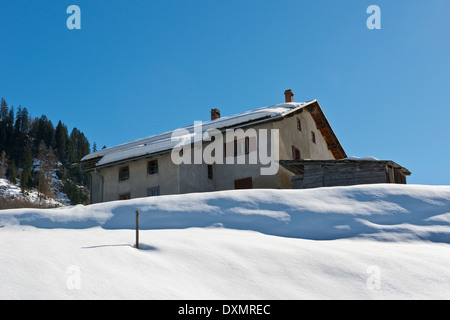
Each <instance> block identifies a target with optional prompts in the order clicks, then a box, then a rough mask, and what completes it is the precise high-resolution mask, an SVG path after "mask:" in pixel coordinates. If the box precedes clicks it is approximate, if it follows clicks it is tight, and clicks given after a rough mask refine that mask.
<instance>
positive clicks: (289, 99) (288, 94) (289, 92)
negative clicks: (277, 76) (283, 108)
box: [284, 89, 294, 102]
mask: <svg viewBox="0 0 450 320" xmlns="http://www.w3.org/2000/svg"><path fill="white" fill-rule="evenodd" d="M284 97H285V101H286V102H294V92H292V90H291V89H288V90H286V91H285V92H284Z"/></svg>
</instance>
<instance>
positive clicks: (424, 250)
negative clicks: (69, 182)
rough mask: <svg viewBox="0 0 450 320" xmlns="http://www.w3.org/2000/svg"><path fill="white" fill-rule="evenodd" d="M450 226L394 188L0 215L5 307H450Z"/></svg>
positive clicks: (435, 189)
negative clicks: (280, 302)
mask: <svg viewBox="0 0 450 320" xmlns="http://www.w3.org/2000/svg"><path fill="white" fill-rule="evenodd" d="M136 210H139V212H140V215H139V219H140V229H141V230H140V249H136V248H135V247H134V244H135V243H134V241H135V230H134V228H135V211H136ZM449 217H450V186H423V185H392V184H377V185H363V186H351V187H333V188H318V189H309V190H269V189H265V190H262V189H259V190H258V189H254V190H239V191H235V190H232V191H221V192H211V193H196V194H186V195H171V196H160V197H148V198H140V199H133V200H125V201H115V202H109V203H103V204H95V205H90V206H81V205H79V206H73V207H63V208H56V209H12V210H2V211H0V244H1V251H0V284H1V285H0V299H449V298H450V272H449V270H450V218H449Z"/></svg>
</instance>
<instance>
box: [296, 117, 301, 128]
mask: <svg viewBox="0 0 450 320" xmlns="http://www.w3.org/2000/svg"><path fill="white" fill-rule="evenodd" d="M297 130H298V131H302V123H301V121H300V119H299V118H297Z"/></svg>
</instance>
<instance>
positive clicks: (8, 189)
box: [0, 178, 70, 207]
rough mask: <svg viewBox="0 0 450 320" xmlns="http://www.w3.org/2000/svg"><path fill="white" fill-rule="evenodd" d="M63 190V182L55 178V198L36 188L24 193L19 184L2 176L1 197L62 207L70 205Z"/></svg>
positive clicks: (45, 205)
mask: <svg viewBox="0 0 450 320" xmlns="http://www.w3.org/2000/svg"><path fill="white" fill-rule="evenodd" d="M61 190H62V182H61V181H60V180H58V179H56V178H55V179H53V184H52V191H53V193H54V194H55V198H49V197H45V196H42V195H39V192H38V191H37V190H36V189H31V190H25V192H23V193H22V190H21V188H20V186H19V185H18V184H13V183H11V182H9V181H8V180H7V179H5V178H0V197H3V198H5V199H8V200H10V201H15V200H22V201H26V202H30V203H32V204H35V205H41V206H42V207H62V206H65V205H68V204H69V203H70V201H69V199H68V198H67V196H66V195H65V194H64V193H63V192H62V191H61Z"/></svg>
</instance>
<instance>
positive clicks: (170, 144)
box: [81, 100, 316, 166]
mask: <svg viewBox="0 0 450 320" xmlns="http://www.w3.org/2000/svg"><path fill="white" fill-rule="evenodd" d="M314 102H316V100H312V101H309V102H289V103H282V104H277V105H273V106H270V107H263V108H259V109H256V110H251V111H247V112H243V113H240V114H236V115H233V116H227V117H221V118H219V119H216V120H211V121H205V122H202V123H201V131H200V133H199V134H196V132H195V131H197V130H196V125H195V124H194V125H191V126H187V127H184V128H180V129H183V130H184V131H185V132H189V133H190V134H187V135H184V136H177V137H176V139H172V137H173V136H174V137H175V136H176V135H174V132H176V130H173V131H168V132H164V133H161V134H157V135H153V136H150V137H146V138H142V139H137V140H134V141H131V142H128V143H124V144H121V145H118V146H115V147H110V148H106V149H103V150H99V151H97V152H94V153H91V154H88V155H86V156H85V157H84V158H83V159H81V161H86V160H90V159H94V158H97V157H102V158H101V159H100V160H99V161H98V162H97V165H98V166H100V165H105V164H108V163H112V162H116V161H120V160H123V159H128V158H132V157H137V156H142V155H148V154H152V153H157V152H162V151H166V150H171V149H172V148H174V147H175V146H176V145H178V146H182V145H184V144H190V143H191V142H194V141H200V140H202V136H203V133H204V132H206V131H207V130H211V129H219V130H220V129H223V128H229V127H233V126H237V125H239V124H242V123H245V122H248V121H253V120H254V121H257V120H260V119H263V118H273V117H277V116H280V117H281V116H285V115H287V114H289V113H291V112H294V111H296V110H298V109H301V108H303V107H305V106H307V105H310V104H312V103H314ZM177 130H179V129H177ZM180 142H184V143H181V144H180Z"/></svg>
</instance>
